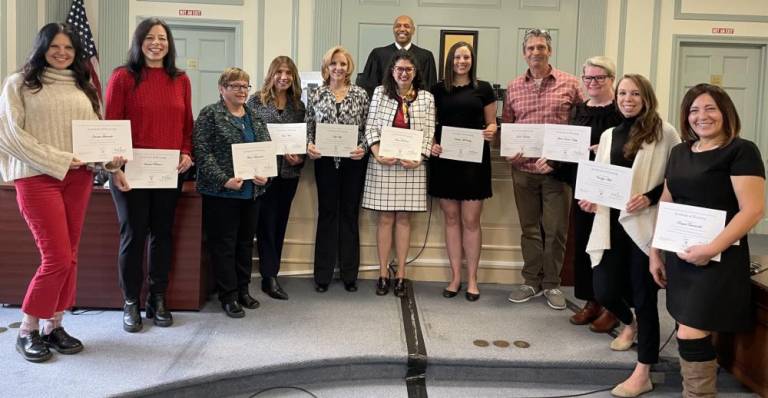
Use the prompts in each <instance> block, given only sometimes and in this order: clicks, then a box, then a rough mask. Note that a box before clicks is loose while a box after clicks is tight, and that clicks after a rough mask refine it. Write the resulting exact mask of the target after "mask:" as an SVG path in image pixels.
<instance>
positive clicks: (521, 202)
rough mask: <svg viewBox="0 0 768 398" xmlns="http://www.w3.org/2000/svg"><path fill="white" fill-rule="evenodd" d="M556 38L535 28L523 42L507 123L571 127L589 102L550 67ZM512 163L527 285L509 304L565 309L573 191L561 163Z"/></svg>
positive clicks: (509, 89)
mask: <svg viewBox="0 0 768 398" xmlns="http://www.w3.org/2000/svg"><path fill="white" fill-rule="evenodd" d="M551 55H552V38H551V37H550V35H549V33H548V32H547V31H545V30H540V29H531V30H529V31H528V32H526V34H525V37H524V38H523V56H524V57H525V60H526V62H527V63H528V70H527V71H526V72H525V73H524V74H523V75H521V76H518V77H517V78H516V79H515V80H513V81H512V82H510V83H509V85H508V86H507V96H506V99H505V102H504V112H503V116H502V120H503V121H504V122H505V123H524V124H534V123H535V124H539V123H554V124H567V123H568V118H569V115H570V112H571V109H572V108H573V107H575V106H576V105H577V104H578V103H580V102H583V101H584V97H583V94H582V92H581V89H580V85H579V81H578V80H577V79H576V77H574V76H572V75H569V74H567V73H565V72H562V71H560V70H557V69H555V67H553V66H552V65H550V64H549V57H550V56H551ZM507 160H508V161H509V162H510V163H511V164H512V178H513V181H514V189H515V203H516V204H517V213H518V216H519V217H520V227H521V228H522V232H523V234H522V238H521V242H520V245H521V247H522V251H523V260H524V261H525V265H523V272H522V274H523V279H524V283H523V284H521V285H518V286H515V289H514V290H513V291H512V292H511V293H510V295H509V301H511V302H513V303H522V302H526V301H528V300H530V299H531V298H533V297H538V296H540V295H541V294H542V293H543V294H544V296H545V297H546V299H547V304H548V305H549V306H550V307H552V308H554V309H557V310H562V309H565V297H564V296H563V293H562V292H561V291H560V289H559V288H560V270H561V269H562V267H563V257H564V256H565V239H566V234H567V231H568V219H569V217H568V210H569V208H570V202H571V190H570V187H569V186H568V185H567V184H566V183H564V182H562V181H560V180H558V179H556V178H555V177H554V176H553V173H552V172H553V171H554V168H555V167H557V165H556V164H555V163H554V162H552V161H548V160H547V159H543V158H539V159H535V158H525V157H523V156H522V153H518V154H517V155H515V156H513V157H508V158H507Z"/></svg>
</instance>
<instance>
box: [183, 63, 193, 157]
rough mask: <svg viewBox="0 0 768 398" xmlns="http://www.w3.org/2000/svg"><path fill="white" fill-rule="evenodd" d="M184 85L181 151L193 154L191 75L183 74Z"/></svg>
mask: <svg viewBox="0 0 768 398" xmlns="http://www.w3.org/2000/svg"><path fill="white" fill-rule="evenodd" d="M182 85H183V87H184V129H183V130H182V134H183V137H182V143H181V153H184V154H187V155H189V156H190V157H191V156H192V127H193V123H194V122H193V118H192V84H191V83H190V82H189V76H187V75H186V74H184V75H183V80H182Z"/></svg>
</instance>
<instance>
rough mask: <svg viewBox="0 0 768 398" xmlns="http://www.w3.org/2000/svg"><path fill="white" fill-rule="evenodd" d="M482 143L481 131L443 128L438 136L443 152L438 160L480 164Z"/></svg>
mask: <svg viewBox="0 0 768 398" xmlns="http://www.w3.org/2000/svg"><path fill="white" fill-rule="evenodd" d="M483 141H484V139H483V130H477V129H465V128H459V127H450V126H443V129H442V132H441V135H440V146H441V147H442V148H443V152H442V153H441V154H440V158H441V159H451V160H458V161H461V162H471V163H482V161H483Z"/></svg>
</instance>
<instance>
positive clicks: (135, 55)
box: [122, 18, 184, 88]
mask: <svg viewBox="0 0 768 398" xmlns="http://www.w3.org/2000/svg"><path fill="white" fill-rule="evenodd" d="M157 25H160V26H162V27H163V29H165V34H166V37H167V38H168V54H166V55H165V58H163V69H165V73H166V74H168V76H170V77H171V78H175V77H177V76H180V75H183V74H184V71H183V70H181V69H179V68H177V67H176V44H175V43H174V41H173V33H171V28H170V27H168V24H167V23H165V21H163V20H162V19H160V18H147V19H145V20H143V21H141V22H140V23H139V25H138V26H136V30H134V31H133V38H132V39H131V48H130V49H128V61H126V62H125V64H124V65H123V66H122V67H124V68H126V69H128V71H129V72H131V74H132V75H133V79H134V88H135V87H137V86H138V85H139V83H141V80H142V78H143V71H144V67H146V65H147V64H146V60H145V59H144V53H143V52H142V51H141V45H142V44H143V43H144V38H145V37H147V34H149V31H150V30H152V28H153V27H155V26H157Z"/></svg>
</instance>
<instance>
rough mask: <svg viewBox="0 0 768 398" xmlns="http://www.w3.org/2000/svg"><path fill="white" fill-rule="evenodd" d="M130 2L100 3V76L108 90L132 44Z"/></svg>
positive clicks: (116, 0) (110, 0)
mask: <svg viewBox="0 0 768 398" xmlns="http://www.w3.org/2000/svg"><path fill="white" fill-rule="evenodd" d="M131 33H132V29H131V26H130V25H129V23H128V2H127V1H124V0H101V1H100V2H99V39H98V40H99V41H98V43H96V45H97V47H98V50H99V74H100V75H101V87H102V89H104V90H106V88H107V82H109V76H110V75H112V70H113V69H115V68H116V67H118V66H119V65H122V64H123V63H124V62H125V55H126V54H127V53H128V46H129V44H130V35H131Z"/></svg>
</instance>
